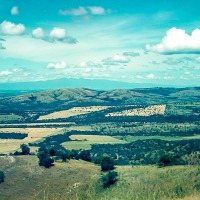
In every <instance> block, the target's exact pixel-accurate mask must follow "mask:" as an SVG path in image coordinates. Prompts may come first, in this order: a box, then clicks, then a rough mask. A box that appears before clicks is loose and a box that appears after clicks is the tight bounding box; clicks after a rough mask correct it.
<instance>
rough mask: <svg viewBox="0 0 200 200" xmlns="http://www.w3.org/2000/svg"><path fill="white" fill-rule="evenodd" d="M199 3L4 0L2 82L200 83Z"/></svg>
mask: <svg viewBox="0 0 200 200" xmlns="http://www.w3.org/2000/svg"><path fill="white" fill-rule="evenodd" d="M199 10H200V2H199V0H190V1H188V0H185V1H183V0H162V1H160V0H151V1H149V0H146V1H145V0H143V1H142V0H131V1H130V0H123V1H122V0H117V1H116V0H59V1H58V0H51V1H50V0H42V1H41V0H40V1H39V0H0V83H6V82H27V81H41V80H44V81H45V80H52V79H59V78H84V79H105V80H115V81H122V82H130V83H153V84H158V85H174V86H199V85H200V12H199Z"/></svg>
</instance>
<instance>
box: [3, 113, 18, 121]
mask: <svg viewBox="0 0 200 200" xmlns="http://www.w3.org/2000/svg"><path fill="white" fill-rule="evenodd" d="M21 118H22V117H21V116H19V115H16V114H10V115H3V114H0V122H7V121H8V122H9V121H15V120H20V119H21Z"/></svg>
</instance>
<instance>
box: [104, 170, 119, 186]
mask: <svg viewBox="0 0 200 200" xmlns="http://www.w3.org/2000/svg"><path fill="white" fill-rule="evenodd" d="M117 176H118V173H117V172H115V171H109V172H108V173H107V174H105V175H103V176H102V177H101V181H102V183H103V187H104V188H105V187H109V186H110V185H112V184H114V183H115V182H116V181H117Z"/></svg>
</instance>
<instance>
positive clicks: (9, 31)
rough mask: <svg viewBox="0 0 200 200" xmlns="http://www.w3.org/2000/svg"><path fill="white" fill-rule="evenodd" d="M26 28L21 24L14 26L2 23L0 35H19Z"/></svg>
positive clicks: (6, 22)
mask: <svg viewBox="0 0 200 200" xmlns="http://www.w3.org/2000/svg"><path fill="white" fill-rule="evenodd" d="M25 30H26V28H25V26H24V25H23V24H14V23H12V22H9V21H3V22H2V23H1V24H0V33H1V34H3V35H21V34H23V33H24V32H25Z"/></svg>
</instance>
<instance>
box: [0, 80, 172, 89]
mask: <svg viewBox="0 0 200 200" xmlns="http://www.w3.org/2000/svg"><path fill="white" fill-rule="evenodd" d="M152 87H172V85H171V86H170V85H160V84H150V83H127V82H120V81H109V80H94V79H93V80H92V79H73V78H66V79H55V80H47V81H36V82H16V83H1V84H0V90H21V91H26V90H32V91H33V90H36V91H39V90H40V91H42V90H55V89H62V88H88V89H93V90H104V91H107V90H115V89H133V88H152Z"/></svg>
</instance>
